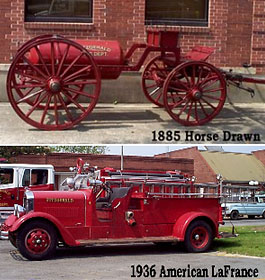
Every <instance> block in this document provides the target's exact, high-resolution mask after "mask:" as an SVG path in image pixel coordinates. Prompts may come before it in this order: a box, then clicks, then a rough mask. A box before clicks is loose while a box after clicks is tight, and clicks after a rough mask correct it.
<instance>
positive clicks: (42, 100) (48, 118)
mask: <svg viewBox="0 0 265 280" xmlns="http://www.w3.org/2000/svg"><path fill="white" fill-rule="evenodd" d="M100 87H101V78H100V73H99V70H98V67H97V65H96V64H95V61H94V59H93V57H92V56H91V54H90V53H89V52H88V51H87V50H86V49H84V48H83V47H82V46H81V45H79V44H78V43H76V42H73V41H70V40H67V39H65V38H63V37H57V36H53V37H51V36H45V37H43V38H39V39H38V40H34V39H33V40H31V41H30V43H29V44H26V45H24V46H23V47H22V48H21V49H20V51H19V52H18V54H17V55H16V57H15V59H14V61H13V63H12V65H11V67H10V69H9V73H8V76H7V92H8V98H9V101H10V103H11V105H12V107H13V108H14V110H15V111H16V113H17V114H18V115H19V116H20V117H21V118H22V119H23V120H24V121H26V122H27V123H29V124H30V125H32V126H35V127H36V128H39V129H45V130H61V129H68V128H71V127H73V126H74V125H76V124H78V123H79V122H80V121H82V120H83V119H84V118H86V117H87V116H88V115H89V113H90V112H91V111H92V110H93V108H94V107H95V105H96V103H97V100H98V98H99V94H100Z"/></svg>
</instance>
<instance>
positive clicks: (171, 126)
mask: <svg viewBox="0 0 265 280" xmlns="http://www.w3.org/2000/svg"><path fill="white" fill-rule="evenodd" d="M264 112H265V104H264V103H239V104H236V105H232V104H229V103H226V104H225V107H224V108H223V110H222V111H221V113H220V114H219V115H218V116H217V117H216V118H215V119H214V120H213V121H212V122H210V123H208V124H206V125H204V126H200V127H184V126H181V125H180V124H178V123H176V122H174V121H173V120H172V119H171V118H170V117H169V115H168V114H167V112H165V111H164V110H163V109H160V108H156V107H153V106H152V105H150V104H118V105H113V104H98V105H97V107H96V108H95V109H94V111H93V112H92V114H91V115H90V116H89V117H88V119H87V120H84V121H83V122H81V123H80V124H79V125H77V126H76V127H74V128H73V129H71V130H67V131H53V132H51V131H41V130H38V129H36V128H34V127H32V126H30V125H28V124H27V123H25V122H24V121H23V120H21V119H20V118H19V117H18V116H17V114H16V113H15V112H14V111H13V109H12V108H11V106H10V105H9V103H3V102H2V103H0V115H1V123H0V143H1V144H23V145H26V144H35V145H38V144H132V143H133V144H137V143H139V144H151V143H152V144H163V143H166V144H181V143H185V144H199V143H202V144H205V143H214V144H223V143H227V144H228V143H230V144H236V143H239V144H245V143H248V144H250V143H254V144H262V143H264V142H265V118H264ZM159 131H162V132H163V133H164V135H166V132H167V131H172V133H173V134H174V133H175V131H176V132H177V135H179V138H180V139H179V140H174V139H172V141H167V140H166V139H162V141H160V140H161V138H160V139H159V137H158V135H159V134H158V133H159ZM225 131H227V134H226V137H225V134H224V132H225ZM191 133H192V136H191ZM207 134H208V135H210V137H212V140H211V139H210V140H209V138H208V139H207V137H205V135H207ZM214 134H217V136H218V137H217V138H218V139H213V135H214ZM232 134H233V135H235V136H234V137H232V136H231V135H232ZM243 134H250V135H251V134H253V135H254V134H256V135H258V137H257V138H258V139H257V138H255V139H254V136H253V138H252V137H251V138H249V139H245V138H244V139H243V138H242V139H241V137H239V138H238V135H239V136H240V135H243ZM203 135H204V136H203ZM227 136H230V137H227ZM153 140H156V141H153ZM253 140H260V141H253Z"/></svg>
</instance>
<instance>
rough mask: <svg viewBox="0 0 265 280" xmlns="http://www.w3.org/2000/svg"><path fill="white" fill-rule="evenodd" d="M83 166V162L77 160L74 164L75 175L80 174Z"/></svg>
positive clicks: (79, 159)
mask: <svg viewBox="0 0 265 280" xmlns="http://www.w3.org/2000/svg"><path fill="white" fill-rule="evenodd" d="M83 166H84V161H83V160H82V159H81V158H78V160H77V162H76V168H77V173H78V174H81V173H82V170H83Z"/></svg>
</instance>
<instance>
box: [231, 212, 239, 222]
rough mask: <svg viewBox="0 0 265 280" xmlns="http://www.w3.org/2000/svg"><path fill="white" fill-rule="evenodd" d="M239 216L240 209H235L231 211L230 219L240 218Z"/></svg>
mask: <svg viewBox="0 0 265 280" xmlns="http://www.w3.org/2000/svg"><path fill="white" fill-rule="evenodd" d="M238 218H239V213H238V211H236V210H233V211H232V212H231V214H230V219H231V220H238Z"/></svg>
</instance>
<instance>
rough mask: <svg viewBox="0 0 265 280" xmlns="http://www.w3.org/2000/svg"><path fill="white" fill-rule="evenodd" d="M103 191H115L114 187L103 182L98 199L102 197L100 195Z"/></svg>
mask: <svg viewBox="0 0 265 280" xmlns="http://www.w3.org/2000/svg"><path fill="white" fill-rule="evenodd" d="M103 191H106V192H107V193H108V195H110V193H112V192H113V190H112V188H111V187H109V186H108V184H103V185H101V186H100V190H99V192H98V193H97V195H96V199H97V198H99V197H100V195H101V194H102V192H103Z"/></svg>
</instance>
